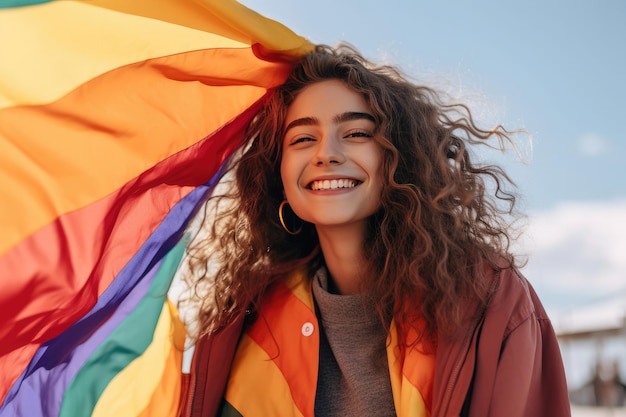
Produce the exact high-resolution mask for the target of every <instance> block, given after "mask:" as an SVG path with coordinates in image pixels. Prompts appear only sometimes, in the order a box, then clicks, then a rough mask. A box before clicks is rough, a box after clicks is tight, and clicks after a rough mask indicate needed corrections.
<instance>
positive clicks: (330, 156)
mask: <svg viewBox="0 0 626 417" xmlns="http://www.w3.org/2000/svg"><path fill="white" fill-rule="evenodd" d="M345 160H346V158H345V155H344V151H343V148H342V146H341V139H340V138H337V137H335V136H334V135H333V136H331V135H327V136H324V137H323V138H322V139H320V140H319V141H318V142H317V149H316V151H315V155H314V157H313V163H314V164H315V165H316V166H325V165H331V164H343V163H344V162H345Z"/></svg>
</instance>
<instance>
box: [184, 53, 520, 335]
mask: <svg viewBox="0 0 626 417" xmlns="http://www.w3.org/2000/svg"><path fill="white" fill-rule="evenodd" d="M329 79H338V80H341V81H342V82H344V83H345V84H346V85H347V86H348V87H349V88H351V89H352V90H354V91H355V92H357V93H359V94H361V95H362V96H363V97H364V99H365V101H366V103H367V104H368V105H369V106H370V108H371V111H372V114H373V116H374V117H375V119H376V126H377V129H378V131H377V134H376V140H377V141H378V142H379V143H380V145H381V146H382V147H383V149H384V157H383V172H384V173H385V174H384V175H385V177H384V178H383V191H382V195H381V198H380V201H381V206H380V209H379V211H378V212H377V213H376V214H374V215H373V216H371V218H370V219H369V222H368V233H367V237H366V240H365V242H363V245H364V247H363V249H364V254H365V260H366V262H367V263H368V265H367V267H368V268H367V270H368V271H371V272H372V273H371V274H369V275H367V276H364V277H363V279H364V282H363V288H364V289H365V291H366V292H367V294H369V295H371V296H372V297H374V300H375V303H376V306H377V309H378V313H379V315H380V317H381V318H383V319H384V318H385V317H387V318H388V317H389V315H393V317H394V318H395V320H396V322H397V323H400V324H407V323H413V322H415V320H416V319H422V320H423V322H424V323H425V325H426V328H425V332H422V336H425V337H427V338H428V339H429V340H432V339H434V338H435V336H436V335H437V334H438V333H439V334H441V331H442V330H453V329H456V328H458V326H459V325H460V324H461V322H462V319H463V313H464V312H463V311H462V302H461V301H464V300H474V301H478V302H479V303H483V304H484V303H486V298H487V292H488V289H487V286H488V285H489V283H488V282H486V281H487V280H486V278H484V277H481V276H480V275H477V274H476V270H477V269H476V268H475V266H476V265H477V264H479V263H481V262H484V261H487V262H488V263H490V264H491V265H492V267H493V268H495V269H498V268H502V267H514V266H515V265H514V264H515V258H514V257H513V256H512V255H511V254H510V250H509V246H510V244H511V239H512V236H513V235H512V230H513V229H512V228H511V224H510V222H509V221H507V220H510V218H511V217H510V216H511V215H512V214H513V213H514V211H513V210H514V206H515V203H516V196H515V194H514V193H512V192H511V191H509V190H508V189H507V188H509V186H511V187H510V188H512V186H513V185H514V184H512V182H511V180H510V179H509V177H508V176H507V174H506V173H505V172H504V171H503V170H502V169H501V168H500V167H498V166H494V165H484V166H482V165H479V164H476V163H474V162H473V161H472V160H471V159H470V152H469V150H470V148H471V147H472V146H475V145H477V144H485V143H491V142H494V141H495V146H496V147H497V148H503V147H504V144H505V143H512V140H511V135H512V133H511V132H510V131H507V130H506V129H504V128H503V127H502V126H497V127H496V128H495V129H489V130H484V129H481V128H479V127H478V126H477V125H476V123H475V121H474V120H473V118H472V115H471V113H470V110H469V109H468V107H467V106H465V105H463V104H446V103H445V102H444V100H443V99H442V96H441V95H440V94H439V93H437V92H436V91H435V90H434V89H432V88H429V87H425V86H420V85H415V84H414V83H413V82H410V81H408V80H407V78H405V77H403V76H402V75H401V73H400V72H399V71H398V70H397V69H395V68H393V67H390V66H374V65H373V64H371V63H370V62H369V61H367V60H366V59H364V58H363V57H362V56H360V55H359V54H358V53H357V52H356V50H355V49H354V48H352V47H350V46H348V45H342V46H339V47H337V48H331V47H328V46H323V45H322V46H318V47H316V49H315V51H314V52H312V53H310V54H308V55H306V56H304V57H303V58H302V59H301V60H300V61H299V62H298V63H297V64H296V66H295V67H294V69H293V71H292V72H291V74H290V76H289V77H288V79H287V80H286V82H285V83H284V84H282V85H281V86H280V87H278V88H276V89H275V91H273V92H272V94H271V95H270V96H269V98H268V101H267V103H266V104H265V105H264V106H263V108H262V110H261V112H260V113H259V114H258V115H257V116H256V117H255V118H254V120H253V121H252V122H251V124H250V126H249V130H248V137H249V138H250V140H249V143H248V145H247V147H246V148H245V149H244V150H243V151H242V155H241V157H240V158H239V159H238V160H237V161H236V162H235V163H234V164H233V166H232V172H231V174H232V176H231V179H230V180H229V181H230V182H229V183H228V185H227V186H226V187H225V189H226V192H223V193H218V194H219V195H218V196H215V197H213V198H212V200H211V201H210V202H209V203H211V204H210V207H211V208H208V209H207V210H212V211H213V213H210V215H209V213H207V214H206V218H207V219H208V221H207V222H205V224H204V231H205V232H206V233H207V234H208V237H207V238H206V239H196V243H195V244H194V245H193V246H192V248H191V252H190V254H191V257H190V259H191V266H192V270H193V271H195V277H196V279H195V285H196V288H197V289H198V291H197V294H199V296H200V297H201V298H202V306H201V309H200V330H201V332H203V333H205V332H211V331H214V330H216V329H219V328H221V327H223V326H224V325H225V324H227V323H228V322H229V321H230V320H232V319H233V317H234V316H235V315H236V314H238V313H240V312H242V311H243V310H244V309H248V310H254V309H255V306H257V305H258V303H259V302H260V301H261V299H262V298H263V295H264V294H265V293H266V292H267V291H268V289H269V288H270V287H271V286H272V285H274V284H275V283H277V282H281V281H283V280H284V279H285V277H286V276H287V275H288V274H289V273H290V272H291V271H293V270H294V269H295V268H300V267H306V268H308V269H309V272H310V273H312V271H314V270H315V269H317V268H319V266H320V265H321V264H323V257H322V255H321V252H320V250H319V241H318V238H317V234H316V231H315V227H314V225H312V224H309V223H304V225H303V229H302V232H301V233H300V234H298V235H295V236H294V235H291V234H288V233H287V232H286V231H285V230H284V229H283V228H282V227H281V224H280V223H279V219H278V206H279V205H280V203H281V201H282V200H283V199H284V197H283V186H282V181H281V176H280V161H281V151H282V140H283V133H284V128H285V126H284V125H285V118H286V113H287V109H288V108H289V106H290V104H291V103H292V102H293V101H294V99H295V97H296V96H297V95H298V93H299V92H300V91H302V89H303V88H305V87H306V86H308V85H310V84H312V83H316V82H320V81H323V80H329ZM503 260H504V262H503ZM211 267H212V269H211ZM384 321H385V323H386V324H385V325H386V326H388V320H384Z"/></svg>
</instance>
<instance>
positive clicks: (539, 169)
mask: <svg viewBox="0 0 626 417" xmlns="http://www.w3.org/2000/svg"><path fill="white" fill-rule="evenodd" d="M242 3H243V4H245V5H246V6H248V7H250V8H252V9H253V10H255V11H257V12H259V13H261V14H264V15H266V16H268V17H270V18H272V19H275V20H278V21H279V22H281V23H283V24H285V25H286V26H287V27H289V28H291V29H292V30H294V31H295V32H296V33H298V34H300V35H302V36H305V37H307V38H308V39H309V40H311V41H312V42H315V43H326V44H330V45H334V44H336V43H337V42H339V41H347V42H350V43H351V44H353V45H354V46H356V47H357V48H358V49H359V50H360V51H361V52H362V53H363V54H364V55H365V56H366V57H367V58H370V59H371V60H373V61H377V62H382V61H384V62H386V63H391V64H394V65H398V66H399V67H400V68H401V69H402V70H403V71H404V72H405V73H407V74H409V75H410V76H411V77H413V78H415V79H417V80H423V81H424V82H426V83H430V84H433V85H435V86H436V87H438V88H443V89H444V90H446V91H448V92H450V93H452V94H453V95H455V96H459V97H460V98H461V99H462V100H464V101H467V102H469V103H470V104H471V105H472V106H473V107H474V108H475V110H476V112H477V115H478V116H479V119H482V120H484V122H485V123H488V124H493V123H495V122H503V123H504V124H505V126H507V127H509V128H525V129H526V130H528V131H529V132H530V133H531V134H532V143H531V142H530V141H528V139H527V138H524V137H520V138H518V140H519V141H520V142H519V143H518V145H519V146H520V150H521V153H522V156H523V157H524V159H525V161H526V163H525V164H524V163H521V162H519V160H518V159H516V158H515V157H513V156H509V157H506V158H498V161H501V162H502V163H504V164H505V167H506V169H507V170H508V171H509V172H510V173H511V175H512V176H513V178H514V180H515V181H516V182H517V183H518V185H519V188H520V191H521V193H522V194H523V196H524V201H523V207H522V208H523V209H525V211H526V212H528V213H529V214H530V218H529V219H530V220H529V222H530V225H529V233H528V237H527V238H526V239H525V240H524V241H522V243H521V245H522V246H521V249H520V251H521V252H523V253H527V254H528V255H529V256H530V261H529V264H528V267H527V268H525V270H524V273H525V274H526V275H527V276H528V277H529V279H530V280H531V282H533V285H535V287H536V288H537V290H538V292H539V293H540V296H541V297H542V299H544V303H545V304H546V306H547V307H548V309H549V310H550V309H552V310H555V311H557V310H563V309H567V308H572V307H576V306H580V305H585V304H588V303H592V302H596V301H598V300H602V299H605V298H606V297H610V296H611V295H613V294H616V293H619V294H625V293H626V261H624V260H622V258H626V226H625V225H626V203H625V202H626V163H624V161H623V155H624V154H625V153H626V137H625V134H624V128H623V126H624V123H625V122H626V102H625V98H626V78H625V77H626V45H625V43H626V24H625V23H626V3H625V2H623V1H618V0H615V1H606V0H594V1H579V0H574V1H569V2H564V1H563V2H556V1H553V0H546V1H540V0H527V1H525V2H515V3H513V2H496V1H484V0H473V1H461V0H455V1H440V2H434V1H428V2H426V1H421V0H413V1H408V0H407V1H396V0H387V1H378V2H367V1H363V0H361V1H353V0H335V1H330V0H316V1H294V0H242ZM622 232H623V233H622ZM616 251H620V252H619V253H617V254H615V252H616ZM622 254H623V255H622Z"/></svg>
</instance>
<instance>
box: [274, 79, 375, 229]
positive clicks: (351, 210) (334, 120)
mask: <svg viewBox="0 0 626 417" xmlns="http://www.w3.org/2000/svg"><path fill="white" fill-rule="evenodd" d="M285 127H286V129H285V136H284V138H283V152H282V159H281V165H280V172H281V177H282V181H283V187H284V190H285V196H286V197H287V200H288V201H289V204H290V205H291V207H292V209H293V210H294V212H295V213H296V214H297V215H298V217H300V218H301V219H303V220H306V221H307V222H310V223H313V224H315V226H316V227H317V228H318V230H319V229H320V228H322V227H333V226H344V225H361V226H363V227H365V224H366V222H365V220H366V219H367V218H368V217H369V216H371V215H372V214H374V213H375V212H376V210H378V208H379V206H380V194H381V190H382V161H383V149H382V147H381V146H380V145H379V144H378V142H376V140H375V139H374V135H375V133H376V130H377V129H376V125H375V123H374V117H373V116H372V114H371V110H370V109H369V107H368V105H367V103H366V102H365V100H364V99H363V97H362V96H361V95H359V94H358V93H356V92H355V91H353V90H351V89H350V88H348V87H347V86H346V84H344V83H343V82H341V81H339V80H327V81H321V82H317V83H315V84H311V85H310V86H308V87H305V88H304V89H303V90H302V91H301V92H300V93H299V94H298V96H297V97H296V99H295V100H294V101H293V103H292V104H291V106H290V107H289V109H288V111H287V118H286V124H285ZM363 230H364V229H363Z"/></svg>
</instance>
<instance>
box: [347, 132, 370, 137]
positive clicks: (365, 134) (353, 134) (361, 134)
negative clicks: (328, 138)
mask: <svg viewBox="0 0 626 417" xmlns="http://www.w3.org/2000/svg"><path fill="white" fill-rule="evenodd" d="M345 137H346V138H371V137H373V135H372V134H371V133H369V132H366V131H363V130H356V131H353V132H349V133H348V134H347V135H346V136H345Z"/></svg>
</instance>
